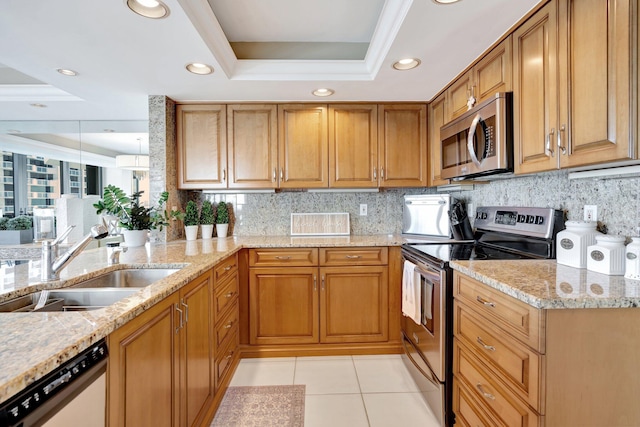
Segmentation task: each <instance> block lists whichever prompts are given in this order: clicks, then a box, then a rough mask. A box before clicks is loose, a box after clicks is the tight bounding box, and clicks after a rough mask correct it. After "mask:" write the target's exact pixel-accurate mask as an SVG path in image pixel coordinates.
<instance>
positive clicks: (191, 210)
mask: <svg viewBox="0 0 640 427" xmlns="http://www.w3.org/2000/svg"><path fill="white" fill-rule="evenodd" d="M198 224H200V219H199V217H198V205H196V202H194V201H193V200H189V201H188V202H187V207H186V208H185V211H184V225H198Z"/></svg>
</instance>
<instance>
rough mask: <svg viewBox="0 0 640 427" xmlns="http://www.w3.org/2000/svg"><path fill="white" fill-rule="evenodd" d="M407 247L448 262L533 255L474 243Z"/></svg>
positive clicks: (413, 245) (525, 257) (517, 257)
mask: <svg viewBox="0 0 640 427" xmlns="http://www.w3.org/2000/svg"><path fill="white" fill-rule="evenodd" d="M404 246H405V248H408V250H410V251H412V252H416V254H417V255H423V256H427V257H429V258H431V259H432V260H434V261H440V262H442V263H448V262H449V261H470V260H476V261H480V260H499V259H531V258H533V257H531V256H527V255H525V254H518V253H514V252H508V251H505V250H500V249H496V248H491V247H488V246H484V245H477V244H475V245H474V244H473V243H450V244H408V245H404Z"/></svg>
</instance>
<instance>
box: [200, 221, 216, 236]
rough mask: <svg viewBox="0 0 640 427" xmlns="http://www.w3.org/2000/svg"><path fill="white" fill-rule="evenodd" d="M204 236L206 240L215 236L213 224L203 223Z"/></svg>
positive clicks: (201, 226)
mask: <svg viewBox="0 0 640 427" xmlns="http://www.w3.org/2000/svg"><path fill="white" fill-rule="evenodd" d="M200 228H201V229H202V238H203V239H204V240H207V239H211V238H212V237H213V224H201V225H200Z"/></svg>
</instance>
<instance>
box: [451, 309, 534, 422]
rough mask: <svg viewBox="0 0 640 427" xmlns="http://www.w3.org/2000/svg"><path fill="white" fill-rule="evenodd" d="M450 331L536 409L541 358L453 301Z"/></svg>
mask: <svg viewBox="0 0 640 427" xmlns="http://www.w3.org/2000/svg"><path fill="white" fill-rule="evenodd" d="M453 331H454V332H453V333H454V335H455V337H456V339H459V340H461V341H463V342H464V343H465V344H466V345H467V346H469V348H471V349H472V350H473V352H474V353H475V354H476V355H478V357H480V358H481V359H485V361H486V363H487V364H489V365H493V366H494V367H496V368H497V369H496V370H495V371H496V375H498V376H500V377H501V378H502V379H503V380H505V381H507V383H508V384H509V385H510V386H511V388H512V389H513V391H514V392H516V393H518V394H519V395H520V397H521V398H523V399H525V400H526V401H527V402H528V403H529V404H530V405H531V406H532V407H533V408H534V409H536V410H537V411H539V412H542V411H541V408H540V405H541V404H540V383H541V379H540V377H541V375H540V374H541V369H542V361H543V357H542V356H540V355H539V354H538V353H536V352H534V351H532V350H531V349H530V348H529V347H527V346H525V345H523V344H522V343H520V342H519V341H517V340H515V339H513V338H511V337H509V336H508V335H506V334H504V333H502V332H501V331H500V330H499V329H498V328H495V327H493V326H492V325H490V324H489V323H488V322H487V321H486V320H485V319H482V317H480V316H476V315H474V312H473V310H470V309H469V308H467V307H466V306H465V305H464V304H461V303H460V302H458V301H455V303H454V322H453Z"/></svg>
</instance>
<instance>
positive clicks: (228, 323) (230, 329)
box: [216, 300, 238, 348]
mask: <svg viewBox="0 0 640 427" xmlns="http://www.w3.org/2000/svg"><path fill="white" fill-rule="evenodd" d="M237 333H238V303H237V300H236V302H235V303H234V304H233V307H232V309H231V311H229V313H228V314H227V316H226V317H225V318H224V319H221V320H220V321H219V322H216V348H221V347H223V346H224V345H223V344H226V342H225V339H227V338H228V337H230V336H233V335H234V334H237Z"/></svg>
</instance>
